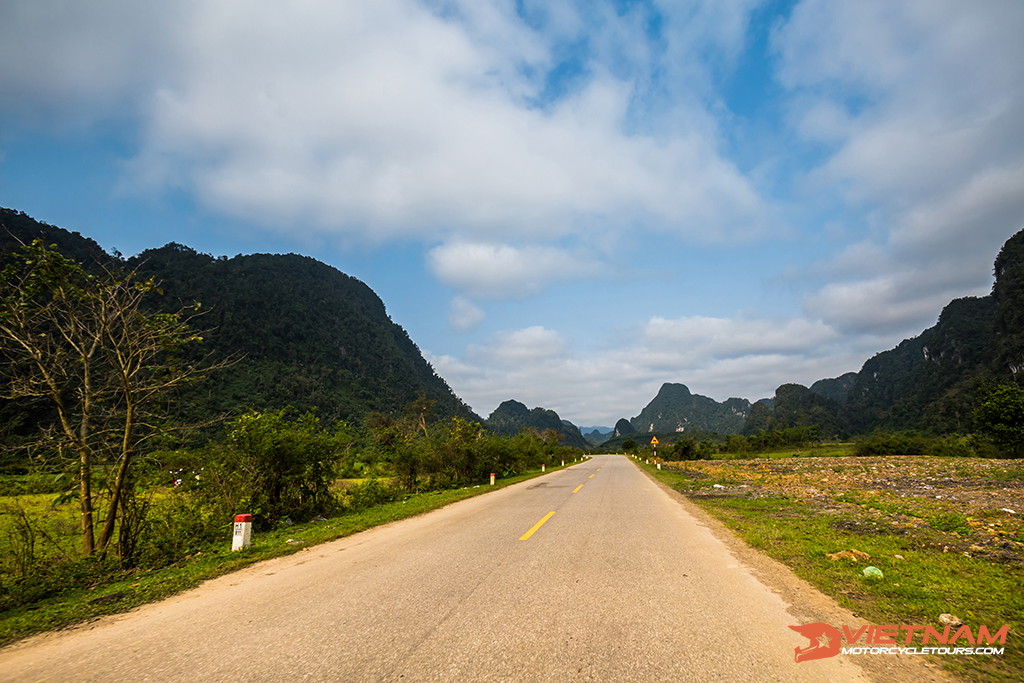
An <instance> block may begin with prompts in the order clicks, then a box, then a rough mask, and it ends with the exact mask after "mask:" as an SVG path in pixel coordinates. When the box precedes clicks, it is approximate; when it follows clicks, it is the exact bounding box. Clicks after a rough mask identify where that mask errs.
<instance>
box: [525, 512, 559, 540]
mask: <svg viewBox="0 0 1024 683" xmlns="http://www.w3.org/2000/svg"><path fill="white" fill-rule="evenodd" d="M554 514H555V511H554V510H552V511H551V512H549V513H548V514H546V515H544V516H543V517H542V518H541V520H540V521H539V522H537V523H536V524H534V525H533V526H532V527H531V528H530V530H529V531H527V532H526V533H525V534H523V535H522V536H520V537H519V540H520V541H526V540H529V538H530V536H533V535H534V534H535V533H537V530H538V529H540V528H541V527H542V526H544V524H545V523H546V522H547V521H548V520H549V519H551V518H552V517H553V516H554Z"/></svg>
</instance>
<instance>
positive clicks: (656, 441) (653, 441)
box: [651, 436, 661, 446]
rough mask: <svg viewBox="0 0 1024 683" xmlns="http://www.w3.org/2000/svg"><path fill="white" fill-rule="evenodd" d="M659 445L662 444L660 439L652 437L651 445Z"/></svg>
mask: <svg viewBox="0 0 1024 683" xmlns="http://www.w3.org/2000/svg"><path fill="white" fill-rule="evenodd" d="M659 443H661V442H660V441H658V437H656V436H652V437H651V445H652V446H657V445H658V444H659Z"/></svg>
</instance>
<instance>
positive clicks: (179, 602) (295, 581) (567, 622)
mask: <svg viewBox="0 0 1024 683" xmlns="http://www.w3.org/2000/svg"><path fill="white" fill-rule="evenodd" d="M713 526H715V525H714V523H711V522H709V521H708V520H707V519H706V518H704V517H703V516H702V515H701V513H699V512H696V511H694V510H693V509H692V508H691V506H690V504H689V503H687V502H685V501H681V500H679V499H678V497H677V496H675V495H674V494H671V493H670V492H668V491H666V490H665V489H663V488H662V487H661V486H659V485H658V484H656V483H655V482H653V481H652V480H651V479H650V478H649V477H647V475H645V474H644V473H643V472H642V471H641V470H640V469H639V468H638V467H637V466H636V465H635V464H634V463H633V462H632V461H631V460H629V459H628V458H625V457H623V456H596V457H594V458H593V459H592V460H587V461H584V462H582V463H579V464H577V465H574V466H572V467H568V468H566V469H563V470H559V471H557V472H553V473H549V474H548V475H546V476H543V477H539V478H535V479H532V480H530V481H527V482H523V483H520V484H516V485H514V486H510V487H507V488H504V489H501V490H499V491H495V492H493V493H489V494H487V495H483V496H478V497H475V498H472V499H469V500H465V501H462V502H459V503H456V504H454V505H450V506H448V507H446V508H444V509H442V510H438V511H435V512H432V513H429V514H427V515H423V516H420V517H416V518H413V519H409V520H405V521H402V522H396V523H393V524H389V525H387V526H385V527H381V528H378V529H374V530H370V531H367V532H363V533H360V534H357V535H354V536H350V537H348V538H345V539H341V540H339V541H334V542H331V543H327V544H323V545H319V546H315V547H311V548H308V549H306V550H303V551H301V552H299V553H297V554H295V555H292V556H289V557H285V558H278V559H275V560H270V561H267V562H262V563H260V564H257V565H253V566H251V567H248V568H246V569H244V570H242V571H239V572H236V573H234V574H231V575H228V576H224V577H221V578H218V579H215V580H213V581H209V582H207V583H205V584H203V585H202V586H200V587H199V588H197V589H195V590H193V591H190V592H188V593H183V594H181V595H179V596H176V597H173V598H170V599H168V600H165V601H163V602H160V603H156V604H153V605H148V606H145V607H142V608H139V609H136V610H134V611H132V612H130V613H127V614H123V615H116V616H112V617H105V618H103V619H100V620H98V621H96V622H93V623H90V624H87V625H84V626H81V627H78V628H75V629H71V630H68V631H63V632H58V633H53V634H45V635H43V636H38V637H35V638H31V639H28V640H26V641H23V642H21V643H17V644H15V645H12V646H9V647H7V648H5V649H3V650H0V680H3V681H61V682H64V681H93V680H96V681H292V680H296V681H297V680H313V681H760V680H766V681H768V680H775V681H856V680H918V681H919V680H940V679H941V675H940V674H938V673H936V670H935V669H934V668H926V667H925V665H923V664H922V663H920V662H918V661H916V660H914V661H904V660H902V659H900V660H899V661H897V657H894V656H888V657H886V656H881V657H879V656H875V657H869V656H859V657H857V656H852V655H847V656H842V655H840V656H836V657H832V658H829V659H822V660H817V661H809V662H801V663H796V662H795V661H794V648H796V647H798V646H800V647H803V646H806V645H807V639H806V638H804V637H802V636H800V635H799V634H797V633H795V632H794V631H792V630H791V629H789V628H788V626H790V625H797V624H806V623H813V622H816V621H824V622H825V623H834V624H841V623H863V621H862V620H857V619H855V618H854V617H853V616H852V615H849V614H845V615H844V613H842V612H841V611H839V610H838V608H836V607H835V606H834V604H833V603H831V601H829V600H828V599H827V598H824V596H821V595H820V594H818V593H816V592H814V591H813V590H812V589H811V588H810V587H809V586H807V585H806V584H803V583H802V582H800V581H799V580H797V579H795V578H794V577H792V575H789V574H788V573H787V572H785V571H784V570H782V569H780V568H779V567H777V566H774V567H773V566H769V565H765V566H761V567H759V566H756V565H757V561H756V557H757V554H756V553H754V552H753V551H751V550H749V549H746V548H743V547H740V546H741V544H739V543H737V542H736V541H735V540H730V539H728V538H725V539H724V540H720V538H719V537H721V536H723V532H722V531H721V529H712V527H713ZM744 558H746V559H744ZM751 558H754V559H751ZM762 560H763V558H762ZM765 562H769V563H770V561H767V560H765ZM844 619H845V621H844ZM829 620H831V621H829ZM862 665H864V666H868V667H872V666H873V667H875V668H874V669H872V668H862ZM879 666H882V667H889V668H888V669H885V668H883V669H879V668H878V667H879Z"/></svg>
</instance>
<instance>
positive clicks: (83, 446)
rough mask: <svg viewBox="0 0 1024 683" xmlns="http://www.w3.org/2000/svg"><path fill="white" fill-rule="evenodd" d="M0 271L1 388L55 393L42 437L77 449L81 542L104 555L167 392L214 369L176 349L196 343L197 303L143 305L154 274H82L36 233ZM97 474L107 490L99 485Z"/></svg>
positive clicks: (161, 426)
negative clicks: (172, 307)
mask: <svg viewBox="0 0 1024 683" xmlns="http://www.w3.org/2000/svg"><path fill="white" fill-rule="evenodd" d="M0 278H2V280H0V281H2V290H0V350H2V354H3V358H4V360H5V361H6V363H5V367H4V370H5V372H4V373H3V374H4V379H5V380H6V382H5V384H6V391H5V395H6V397H7V398H10V399H31V398H36V399H43V400H46V401H49V402H50V403H52V405H53V407H54V408H55V411H56V416H57V420H56V424H55V425H53V426H51V427H50V428H48V429H46V430H45V431H44V434H43V440H44V441H45V442H46V443H47V444H48V445H49V447H50V448H51V449H52V450H53V451H56V452H59V453H64V452H70V453H73V454H74V456H75V457H74V460H75V463H76V465H75V479H76V484H77V486H76V488H77V497H78V499H79V506H80V511H81V514H80V516H81V534H82V552H83V554H84V555H87V556H88V555H93V554H97V553H98V554H103V553H105V552H106V550H107V548H108V546H109V544H110V543H111V540H112V539H113V538H114V535H115V531H117V529H118V523H119V519H120V515H121V513H122V511H124V510H126V509H128V508H129V507H130V505H129V504H128V503H130V501H128V500H127V498H128V497H129V496H132V495H134V494H133V491H134V489H133V488H132V485H131V477H130V474H131V468H132V464H133V463H134V462H135V459H136V456H137V455H138V454H139V452H140V449H141V448H142V447H143V446H144V444H145V442H146V441H147V440H149V439H151V438H152V437H153V436H155V435H157V434H159V433H161V432H162V431H164V430H165V428H166V424H165V420H164V418H163V416H162V415H161V412H162V408H163V407H164V404H165V402H166V399H167V397H168V395H169V394H170V392H171V391H172V390H173V389H175V388H176V387H179V386H182V385H184V384H186V383H189V382H192V381H195V380H197V379H199V378H201V377H202V375H203V373H204V372H206V371H208V370H209V369H211V368H212V367H213V366H208V367H206V368H203V367H200V366H201V365H202V364H200V363H189V362H187V361H185V360H184V359H183V358H182V357H181V355H180V354H179V352H180V351H181V350H182V349H183V348H184V347H186V346H187V345H190V344H193V343H198V342H200V341H202V340H201V338H200V337H199V336H198V335H197V334H196V333H195V332H193V331H192V329H191V328H190V323H191V322H192V320H193V319H194V317H195V316H196V315H197V314H198V308H199V305H198V304H196V305H195V306H192V307H185V308H182V309H180V310H178V311H176V312H174V313H155V312H151V311H149V310H147V309H146V307H145V305H144V301H145V299H146V297H147V295H149V294H150V293H151V292H153V291H155V290H156V289H157V285H156V282H155V281H154V280H153V279H146V280H139V279H137V277H136V273H135V272H134V271H133V272H127V273H122V272H118V271H116V270H114V269H113V268H111V267H107V266H100V267H99V268H98V269H97V272H96V273H89V272H87V271H86V270H85V269H84V268H83V267H82V266H81V265H79V264H78V263H76V262H74V261H72V260H70V259H68V258H66V257H64V256H63V255H61V254H60V253H58V252H57V251H56V250H55V248H52V247H48V246H46V244H45V243H44V242H42V241H41V240H36V241H34V242H33V243H32V244H30V245H25V246H23V248H22V249H21V250H20V252H19V253H18V254H17V256H16V258H15V259H14V260H13V262H12V263H11V264H10V265H8V266H7V267H6V268H5V269H4V270H3V272H2V275H0ZM100 473H102V474H104V475H106V476H104V477H103V481H105V482H106V489H105V491H104V492H102V495H97V493H96V492H95V491H94V490H93V489H94V484H95V483H96V481H97V479H98V476H97V475H98V474H100ZM104 504H105V511H104V510H103V509H102V508H103V505H104ZM98 516H101V517H102V525H101V526H99V528H98V532H99V533H98V536H97V519H96V518H97V517H98ZM126 531H128V530H126V529H122V530H121V532H122V533H125V532H126ZM122 559H124V558H122Z"/></svg>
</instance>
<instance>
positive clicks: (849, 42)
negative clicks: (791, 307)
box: [775, 0, 1024, 335]
mask: <svg viewBox="0 0 1024 683" xmlns="http://www.w3.org/2000/svg"><path fill="white" fill-rule="evenodd" d="M1022 27H1024V4H1021V3H1008V2H996V1H985V2H971V3H963V2H957V1H956V0H913V1H908V2H901V3H891V2H887V1H885V0H863V1H860V2H856V3H834V2H825V1H822V0H804V1H803V2H801V3H800V4H799V5H797V7H796V8H795V9H794V11H793V13H792V16H791V19H790V20H789V22H788V23H786V24H785V25H784V26H782V27H781V28H780V29H779V30H778V31H777V32H776V34H775V45H776V47H777V49H778V51H779V54H780V57H781V60H780V65H781V66H780V70H779V77H780V80H781V82H782V83H783V84H784V85H785V86H787V87H788V88H790V89H792V96H793V100H792V111H793V112H794V114H793V116H794V125H795V126H796V130H797V131H798V132H799V133H800V134H801V135H803V136H805V138H806V139H808V140H810V141H813V142H825V143H826V144H829V145H832V150H833V151H832V152H831V153H830V154H829V155H828V156H827V157H826V158H825V160H824V161H823V162H822V163H821V164H820V165H819V166H818V167H817V168H815V169H813V170H811V171H810V172H809V173H808V175H807V178H808V182H809V183H810V186H811V187H813V188H814V189H815V190H816V191H817V192H818V193H828V194H836V195H838V196H839V197H840V198H841V199H842V200H844V201H845V203H846V211H847V212H848V213H849V214H851V215H857V214H861V215H862V216H864V218H863V219H862V220H864V221H865V223H866V225H868V226H869V227H870V230H871V235H870V236H869V237H868V238H867V239H866V240H864V241H862V242H860V243H857V244H853V245H850V246H849V247H847V248H846V249H844V250H843V251H842V252H840V253H839V254H838V255H837V256H836V258H834V259H833V260H831V261H830V262H829V263H827V264H824V265H823V266H822V268H821V269H820V270H819V273H820V274H822V275H824V276H825V278H826V280H827V283H826V284H824V285H823V286H822V288H821V289H820V291H818V292H817V293H815V294H811V295H809V296H808V297H807V299H806V302H805V308H806V309H807V310H808V312H809V313H810V314H812V315H816V316H821V317H822V318H823V319H825V320H827V321H828V322H829V323H831V324H833V325H835V326H837V327H838V328H840V329H842V330H844V332H847V333H858V332H880V331H883V330H888V331H889V332H890V333H892V334H900V333H902V334H906V335H909V334H916V333H918V332H920V331H921V329H922V328H923V327H925V326H927V325H930V324H932V323H934V321H935V318H936V317H937V316H938V313H939V311H940V309H941V307H942V306H943V305H944V304H945V303H948V301H949V300H950V299H952V298H955V297H958V296H963V295H965V294H984V293H985V292H986V291H987V289H988V287H989V286H990V284H991V278H990V277H989V273H991V262H992V259H993V258H994V255H995V254H996V253H997V252H998V250H999V248H1000V246H1001V245H1002V243H1003V242H1004V241H1005V240H1006V239H1007V238H1008V237H1010V236H1011V235H1012V234H1013V233H1015V232H1016V231H1017V230H1018V229H1020V228H1021V227H1024V196H1022V194H1021V192H1020V188H1021V187H1024V163H1022V161H1021V159H1022V158H1024V137H1022V136H1021V135H1019V134H1018V133H1017V132H1016V128H1017V127H1019V123H1018V122H1019V121H1020V120H1022V119H1024V92H1022V91H1021V89H1020V87H1019V84H1020V83H1021V80H1022V79H1024V43H1022V42H1021V41H1020V40H1019V34H1020V30H1021V28H1022Z"/></svg>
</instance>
